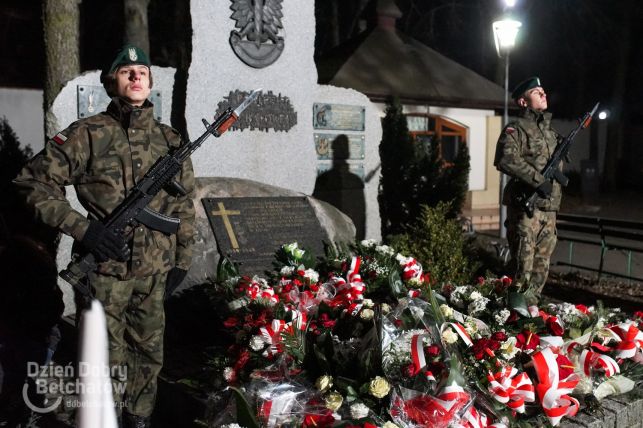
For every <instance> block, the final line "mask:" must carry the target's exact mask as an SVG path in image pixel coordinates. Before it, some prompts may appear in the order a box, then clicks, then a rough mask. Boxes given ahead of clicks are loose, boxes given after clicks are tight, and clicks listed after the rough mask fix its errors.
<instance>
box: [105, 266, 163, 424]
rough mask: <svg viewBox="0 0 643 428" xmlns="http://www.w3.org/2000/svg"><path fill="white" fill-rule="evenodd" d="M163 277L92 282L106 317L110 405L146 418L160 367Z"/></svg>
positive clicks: (160, 275)
mask: <svg viewBox="0 0 643 428" xmlns="http://www.w3.org/2000/svg"><path fill="white" fill-rule="evenodd" d="M166 278H167V274H166V273H163V274H159V275H153V276H149V277H147V278H143V279H130V280H126V281H119V280H117V279H116V278H114V277H110V276H104V275H97V277H96V279H93V280H92V287H93V288H94V293H95V296H96V298H97V299H98V300H100V301H101V303H102V304H103V307H104V308H105V316H106V318H107V330H108V336H109V360H110V361H109V362H110V367H112V385H113V386H114V401H115V403H116V405H117V408H119V407H122V404H121V403H123V404H124V408H125V410H126V411H127V412H128V413H131V414H133V415H138V416H150V415H151V414H152V411H153V410H154V402H155V400H156V385H157V377H158V374H159V372H160V371H161V367H162V366H163V331H164V328H165V311H164V308H163V297H164V294H165V280H166ZM123 367H126V369H125V370H123V369H122V368H123ZM114 368H118V369H114ZM124 371H126V376H125V377H126V380H125V382H126V383H125V385H123V377H124V376H123V372H124ZM123 390H124V391H123ZM123 400H124V401H123Z"/></svg>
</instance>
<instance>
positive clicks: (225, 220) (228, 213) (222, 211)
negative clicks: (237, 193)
mask: <svg viewBox="0 0 643 428" xmlns="http://www.w3.org/2000/svg"><path fill="white" fill-rule="evenodd" d="M217 205H218V206H219V211H212V212H211V213H210V214H212V215H220V216H221V219H222V220H223V225H224V226H225V230H226V232H228V238H230V243H231V244H232V248H233V249H235V250H238V249H239V243H238V242H237V237H236V236H235V234H234V230H233V229H232V223H230V219H229V218H228V216H231V215H239V214H241V211H238V210H226V209H225V207H224V206H223V202H217Z"/></svg>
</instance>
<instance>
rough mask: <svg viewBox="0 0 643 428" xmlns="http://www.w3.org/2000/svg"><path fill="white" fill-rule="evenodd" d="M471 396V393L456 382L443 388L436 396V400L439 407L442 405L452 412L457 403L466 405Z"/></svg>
mask: <svg viewBox="0 0 643 428" xmlns="http://www.w3.org/2000/svg"><path fill="white" fill-rule="evenodd" d="M469 398H470V395H469V394H468V393H467V392H466V391H465V390H464V389H463V388H462V387H461V386H460V385H458V384H456V383H455V382H454V383H452V384H451V385H447V386H445V387H444V388H442V390H441V391H440V393H439V394H438V395H437V397H435V401H436V403H437V405H438V407H441V408H442V409H444V410H445V411H446V412H450V411H451V409H452V408H453V407H454V406H455V405H456V404H458V405H460V404H461V405H464V404H465V403H466V402H467V401H469Z"/></svg>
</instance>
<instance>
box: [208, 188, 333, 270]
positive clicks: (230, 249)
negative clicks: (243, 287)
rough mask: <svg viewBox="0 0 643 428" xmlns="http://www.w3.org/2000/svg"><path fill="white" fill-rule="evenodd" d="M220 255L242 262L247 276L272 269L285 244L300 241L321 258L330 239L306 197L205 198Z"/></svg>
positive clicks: (301, 246)
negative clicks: (324, 242)
mask: <svg viewBox="0 0 643 428" xmlns="http://www.w3.org/2000/svg"><path fill="white" fill-rule="evenodd" d="M201 201H202V203H203V206H204V207H205V212H206V214H207V217H208V220H209V222H210V227H211V228H212V231H213V232H214V237H215V239H216V241H217V246H218V247H219V252H220V253H221V255H223V256H225V257H228V258H229V259H230V260H231V261H233V262H236V263H239V264H240V266H239V271H240V273H241V274H244V275H251V274H260V273H262V272H263V271H265V270H269V269H270V268H271V267H272V262H273V260H274V255H275V252H276V251H277V250H278V249H279V248H280V247H281V245H283V244H289V243H291V242H297V243H298V244H299V247H300V248H307V249H308V250H310V251H312V252H313V253H314V254H315V256H322V255H323V251H324V246H323V241H324V240H328V238H327V237H326V234H325V233H324V231H323V230H322V228H321V226H320V224H319V221H318V220H317V216H316V215H315V212H314V210H313V208H312V207H311V206H310V204H309V203H308V201H307V199H306V197H287V196H286V197H254V198H204V199H202V200H201Z"/></svg>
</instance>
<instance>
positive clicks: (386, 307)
mask: <svg viewBox="0 0 643 428" xmlns="http://www.w3.org/2000/svg"><path fill="white" fill-rule="evenodd" d="M381 308H382V314H383V315H386V314H388V313H389V312H391V305H389V304H388V303H382V306H381Z"/></svg>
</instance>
